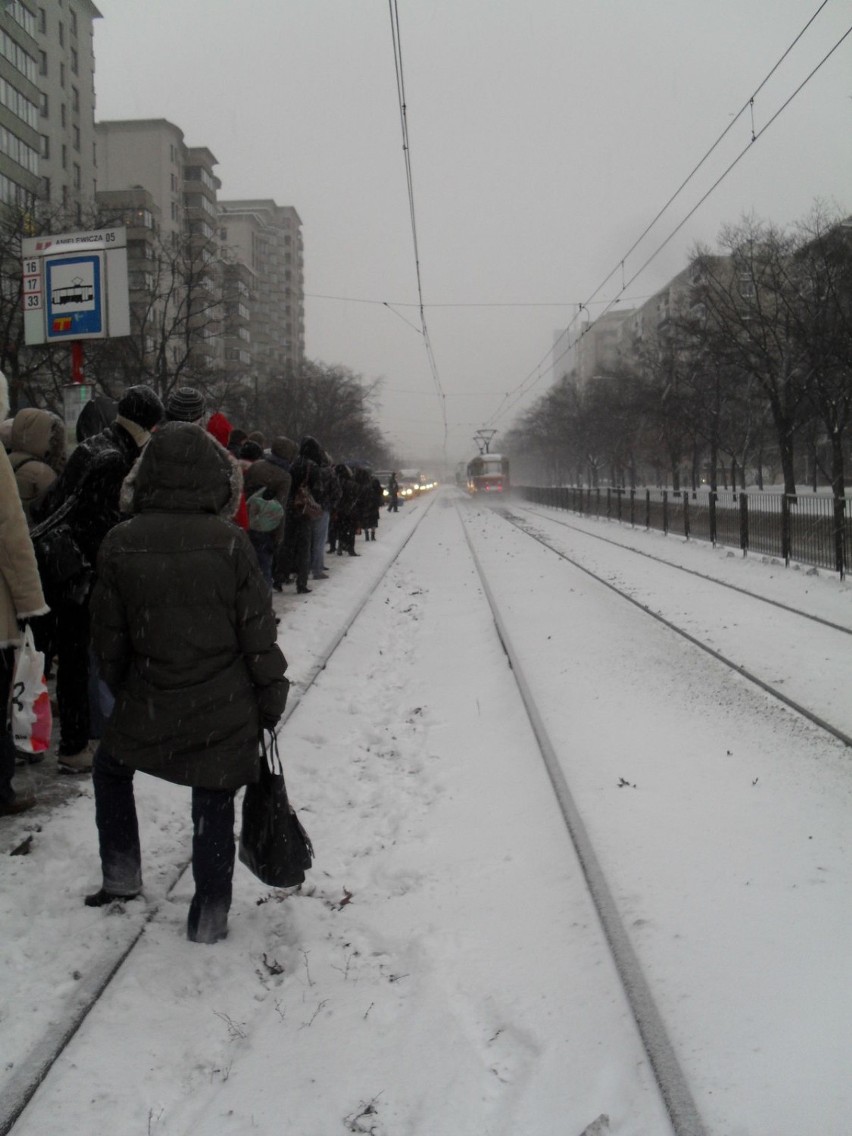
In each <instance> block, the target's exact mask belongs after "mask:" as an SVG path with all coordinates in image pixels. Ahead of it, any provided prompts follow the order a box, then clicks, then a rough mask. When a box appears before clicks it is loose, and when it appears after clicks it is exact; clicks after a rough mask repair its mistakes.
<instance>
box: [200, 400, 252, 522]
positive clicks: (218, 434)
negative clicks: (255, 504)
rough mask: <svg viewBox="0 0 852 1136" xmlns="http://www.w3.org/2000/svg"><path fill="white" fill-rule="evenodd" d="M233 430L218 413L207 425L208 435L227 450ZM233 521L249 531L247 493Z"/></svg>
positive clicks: (211, 416) (242, 497)
mask: <svg viewBox="0 0 852 1136" xmlns="http://www.w3.org/2000/svg"><path fill="white" fill-rule="evenodd" d="M231 429H232V426H231V423H230V422H229V421H228V419H227V418H226V417H225V415H224V414H222V413H220V412H219V411H217V412H216V413H215V414H211V415H210V421H209V422H208V423H207V433H208V434H212V435H213V437H214V438H215V439H216V441H217V442H218V443H219V445H220V446H224V448H225V449H226V450H227V448H228V442H229V440H230V437H231ZM234 460H236V459H234ZM231 520H232V521H233V522H234V524H235V525H239V526H240V528H241V529H246V530H247V529H248V527H249V518H248V508H247V507H246V495H245V493H241V494H240V503H239V505H238V507H237V511H236V513H234V515H233V517H232V518H231Z"/></svg>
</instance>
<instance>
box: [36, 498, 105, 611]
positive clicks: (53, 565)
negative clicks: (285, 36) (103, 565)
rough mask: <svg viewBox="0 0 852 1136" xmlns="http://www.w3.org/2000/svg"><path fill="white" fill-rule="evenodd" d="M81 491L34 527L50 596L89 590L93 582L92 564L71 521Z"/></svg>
mask: <svg viewBox="0 0 852 1136" xmlns="http://www.w3.org/2000/svg"><path fill="white" fill-rule="evenodd" d="M78 500H79V494H76V493H75V494H72V496H70V497H69V498H68V499H67V500H66V501H65V502H64V504H62V505H61V506H60V507H59V508H58V509H57V510H56V512H55V513H52V514H51V515H50V516H49V517H46V518H45V519H44V520H43V521H42V522H41V523H40V524H38V525H35V526H34V527H33V528H32V529H31V530H30V539H31V540H32V542H33V550H34V551H35V555H36V560H37V562H38V570H39V575H40V576H41V580H42V584H43V586H44V588H45V591H46V592H47V593H48V595H50V596H52V597H54V599H55V598H56V597H57V596H60V595H63V594H66V593H69V592H73V593H74V596H76V594H77V593H78V592H82V593H84V594H85V593H87V592H88V589H89V586H90V585H91V582H92V576H93V572H92V565H91V563H90V562H89V559H88V557H87V556H86V555H85V553H84V552H83V550H82V549H81V548H80V545H79V544H78V543H77V538H76V536H75V535H74V531H73V529H72V528H71V525H70V523H69V521H68V520H67V518H68V516H69V515H70V513H71V512H73V510H74V507H75V505H76V504H77V501H78Z"/></svg>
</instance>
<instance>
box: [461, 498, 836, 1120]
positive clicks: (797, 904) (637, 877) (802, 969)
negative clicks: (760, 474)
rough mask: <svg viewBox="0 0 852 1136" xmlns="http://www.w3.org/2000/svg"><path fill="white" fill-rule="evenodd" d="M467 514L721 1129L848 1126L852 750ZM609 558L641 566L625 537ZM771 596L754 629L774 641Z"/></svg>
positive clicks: (747, 629) (543, 555)
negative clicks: (626, 550) (767, 623)
mask: <svg viewBox="0 0 852 1136" xmlns="http://www.w3.org/2000/svg"><path fill="white" fill-rule="evenodd" d="M470 513H471V524H470V528H471V532H472V534H473V539H474V545H475V547H476V549H477V552H478V554H479V556H480V558H481V559H482V561H483V564H484V566H485V570H486V572H487V573H488V574H489V579H490V583H491V587H492V589H493V590H494V592H495V594H496V597H497V601H498V603H499V604H500V605H501V610H502V611H503V616H504V620H505V621H506V623H507V627H508V631H509V634H510V637H511V639H512V642H513V645H514V647H515V649H516V650H517V651H518V652H519V653H520V654H521V655H522V657H523V659H524V663H525V668H526V673H527V678H528V680H529V681H530V683H531V685H532V686H533V689H534V690H535V691H536V696H537V699H538V700H539V705H540V708H541V709H542V712H543V713H544V715H545V718H546V721H547V726H548V730H549V732H550V736H551V739H552V741H553V742H554V744H555V746H556V747H557V748H558V749H559V751H560V753H562V754H564V760H563V767H564V768H565V772H566V776H567V778H568V781H569V783H570V784H571V787H572V790H573V793H574V797H575V800H576V802H577V804H578V807H579V809H580V812H581V813H582V815H583V817H584V819H585V821H586V824H587V827H588V828H589V830H590V833H591V836H592V840H593V843H594V845H595V848H596V849H597V851H598V854H599V857H600V859H601V860H602V861H603V864H604V869H605V871H606V873H607V875H608V878H609V880H610V883H611V885H612V887H613V890H614V891H615V893H616V896H617V898H618V900H619V903H620V906H621V909H622V915H623V918H624V919H625V922H626V923H627V926H628V929H629V930H630V932H631V935H632V939H633V943H634V947H635V949H636V950H637V952H638V953H639V955H640V958H641V959H642V960H643V962H644V964H645V968H646V973H647V974H648V975H649V977H650V979H651V982H652V986H653V987H654V989H655V992H656V993H657V999H658V1005H659V1007H660V1009H661V1011H662V1012H663V1014H664V1016H665V1017H666V1019H667V1020H668V1022H669V1028H670V1033H671V1035H672V1036H673V1040H674V1042H675V1044H676V1046H677V1048H678V1051H679V1052H680V1053H681V1054H682V1055H683V1061H684V1064H685V1066H686V1069H687V1073H688V1075H689V1076H690V1082H691V1084H692V1085H693V1089H694V1092H695V1096H696V1101H697V1103H698V1106H699V1108H700V1109H701V1112H702V1115H703V1116H704V1117H705V1119H706V1120H707V1122H708V1128H709V1130H710V1132H711V1133H717V1132H718V1133H725V1134H727V1133H734V1134H736V1136H765V1134H766V1133H772V1136H798V1134H800V1133H803V1132H808V1133H810V1132H815V1133H816V1132H819V1133H823V1132H831V1133H832V1134H833V1133H835V1132H837V1133H841V1132H845V1131H846V1130H847V1128H848V1122H849V1118H850V1117H852V1092H850V1083H852V1082H850V1079H849V1076H848V1072H849V1069H848V1054H849V1053H850V1052H852V984H850V982H849V961H848V960H849V958H850V956H852V923H850V920H849V918H848V895H849V890H850V885H852V865H850V862H849V857H848V828H849V814H850V807H851V806H852V766H850V760H849V751H848V749H846V747H844V746H842V745H841V744H840V743H837V742H834V741H832V740H831V739H828V738H826V737H824V736H822V735H820V734H819V733H818V732H817V731H816V730H815V729H814V728H813V727H811V726H810V725H808V724H807V723H806V722H804V721H803V720H802V719H800V718H799V717H798V716H796V715H793V714H791V713H789V712H788V711H786V710H784V709H783V708H780V707H778V706H777V704H773V703H772V702H770V700H769V699H768V698H767V697H766V696H765V695H763V694H762V693H761V692H759V691H754V690H753V688H749V687H748V686H747V685H746V684H744V682H743V681H742V680H741V679H740V678H739V677H738V676H737V675H735V674H733V673H731V672H730V671H727V670H725V669H724V668H722V667H721V666H720V665H719V664H717V663H715V662H714V661H713V660H712V659H710V658H708V657H706V656H704V655H702V654H701V653H700V652H698V651H696V650H695V649H694V648H692V647H690V646H689V645H688V644H686V643H684V642H683V641H682V640H680V639H678V638H677V637H676V636H674V635H673V634H672V633H671V632H669V631H667V630H666V629H665V628H663V627H660V626H659V625H655V624H653V623H652V622H651V621H650V620H649V619H648V618H647V617H646V616H644V615H643V614H642V613H641V612H640V611H638V610H637V609H635V608H634V607H632V606H631V605H629V604H627V603H625V602H624V601H622V600H618V599H617V597H614V596H612V595H611V594H610V593H609V592H607V591H606V590H605V589H603V588H601V587H600V586H599V585H594V584H592V583H591V582H590V581H589V580H588V577H586V576H585V574H584V573H582V572H579V571H578V570H577V569H575V568H573V567H571V566H570V565H567V564H565V563H564V562H560V561H559V560H557V558H556V557H554V556H553V554H552V553H550V552H549V551H548V550H546V549H544V548H542V547H541V546H536V547H537V548H538V551H537V552H535V553H534V552H533V551H532V550H531V548H530V545H531V543H532V542H530V540H529V539H528V538H527V537H526V536H524V535H523V534H522V533H520V532H519V531H517V530H512V529H510V528H508V526H506V525H505V524H504V523H503V522H502V521H501V520H500V519H499V518H498V517H496V516H494V515H493V514H492V513H490V511H489V510H487V509H481V508H471V510H470ZM600 549H601V550H600V552H598V553H596V555H597V556H599V557H600V558H601V560H604V559H605V558H606V555H607V554H606V546H604V545H601V546H600ZM708 559H710V558H708ZM611 563H612V570H613V571H619V572H621V573H622V574H628V573H627V570H626V569H625V559H624V556H623V554H622V553H621V552H620V551H619V550H618V549H614V550H612V556H611ZM599 567H600V565H599ZM660 573H661V587H664V586H665V581H666V580H667V579H668V570H667V569H664V568H660ZM543 597H550V602H549V603H548V602H547V600H546V599H543ZM554 597H556V598H554ZM838 602H839V603H844V602H845V597H844V596H842V595H841V596H840V599H839V601H838ZM762 607H763V605H760V604H755V611H754V612H753V618H752V621H751V623H750V624H749V625H747V626H743V627H742V628H741V633H742V635H743V636H744V637H751V638H753V639H755V640H756V641H758V642H759V640H760V638H761V626H762V625H761V621H762V620H763V619H764V618H765V616H764V615H763V614H762ZM699 616H700V617H702V618H705V619H707V620H710V619H711V618H712V613H709V612H703V613H702V612H700V611H699V612H696V617H699Z"/></svg>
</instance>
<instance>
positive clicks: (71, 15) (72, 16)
mask: <svg viewBox="0 0 852 1136" xmlns="http://www.w3.org/2000/svg"><path fill="white" fill-rule="evenodd" d="M68 22H69V24H70V25H71V35H72V36H75V35H76V34H77V13H76V12H75V11H74V9H73V8H69V9H68Z"/></svg>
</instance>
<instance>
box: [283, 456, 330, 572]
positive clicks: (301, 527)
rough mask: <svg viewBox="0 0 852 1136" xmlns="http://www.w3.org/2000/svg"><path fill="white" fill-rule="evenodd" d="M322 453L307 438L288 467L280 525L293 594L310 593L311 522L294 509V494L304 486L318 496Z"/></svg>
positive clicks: (285, 561)
mask: <svg viewBox="0 0 852 1136" xmlns="http://www.w3.org/2000/svg"><path fill="white" fill-rule="evenodd" d="M321 462H322V450H321V449H320V445H319V442H317V440H316V438H312V437H310V435H307V436H306V437H304V438H303V439H302V441H301V443H300V445H299V456H298V457H297V458H296V460H295V461H294V462H293V463H292V465H291V466H290V477H291V479H292V480H291V483H290V497H289V499H288V501H287V518H286V521H285V523H284V547H285V551H284V563H285V565H286V570H287V576H288V577H289V576H290V575H291V574H295V576H296V591H297V592H299V593H301V594H306V593H308V592H310V590H311V589H310V588H309V587H308V574H309V572H310V568H311V538H312V534H313V522H312V520H311V518H310V517H308V516H305V515H304V514H303V513H300V512H298V511H297V510H296V507H295V503H296V494H297V493H298V491H299V489H300V488H301V487H302V486H303V485H307V487H308V489H310V491H311V494H312V495H313V496H314V497H316V495H317V493H320V492H321V490H320V484H319V467H320V464H321Z"/></svg>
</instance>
